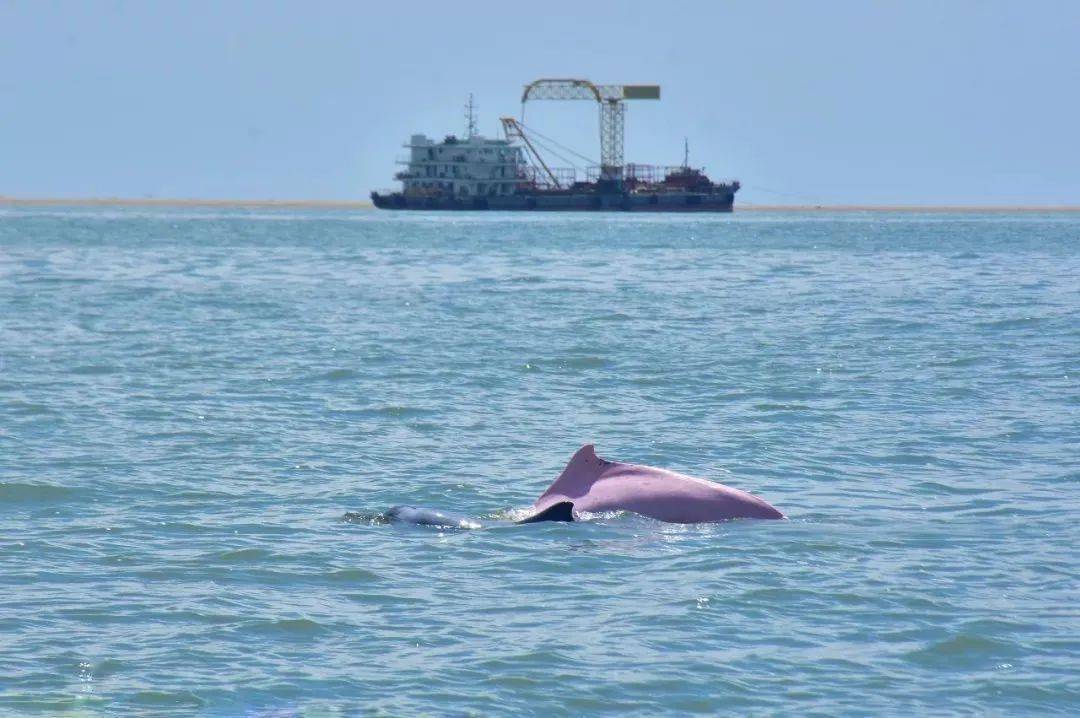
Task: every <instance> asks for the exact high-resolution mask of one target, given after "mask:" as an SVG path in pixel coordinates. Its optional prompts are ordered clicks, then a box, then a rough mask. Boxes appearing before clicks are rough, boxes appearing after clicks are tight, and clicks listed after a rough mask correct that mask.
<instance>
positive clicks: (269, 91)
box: [0, 0, 1080, 205]
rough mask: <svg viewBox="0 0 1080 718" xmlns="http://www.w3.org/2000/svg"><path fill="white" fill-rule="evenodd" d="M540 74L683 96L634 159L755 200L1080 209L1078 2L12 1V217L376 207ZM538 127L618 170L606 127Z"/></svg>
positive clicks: (4, 76)
mask: <svg viewBox="0 0 1080 718" xmlns="http://www.w3.org/2000/svg"><path fill="white" fill-rule="evenodd" d="M540 77H581V78H586V79H590V80H593V81H594V82H596V83H598V84H616V83H626V84H638V83H656V84H659V85H661V87H662V99H661V100H660V101H659V102H649V101H639V102H634V103H628V111H627V127H626V159H627V161H628V162H638V163H655V164H679V163H681V161H682V153H683V140H684V138H687V139H688V141H689V144H690V162H691V164H693V165H696V166H704V167H705V169H706V171H707V172H708V173H709V174H710V176H712V177H713V178H714V179H722V178H737V179H739V180H740V181H741V183H742V186H743V189H742V191H741V192H740V193H739V196H738V201H739V202H743V203H757V204H985V205H994V204H999V205H1000V204H1007V205H1010V204H1026V205H1061V204H1074V205H1075V204H1080V2H1075V1H1073V0H1060V1H1056V0H1027V1H1025V2H1017V1H1016V0H1009V1H1006V2H1000V1H997V0H982V1H978V2H973V1H968V0H935V1H932V2H927V1H923V0H896V1H895V2H874V1H872V0H858V1H851V2H847V1H840V0H837V1H830V2H809V1H802V0H791V1H781V0H754V1H751V0H747V1H745V2H743V1H734V0H712V1H711V2H675V1H673V0H672V1H669V2H657V1H656V0H652V1H651V2H631V1H629V0H628V1H625V2H591V1H583V0H578V1H577V2H561V1H560V0H548V1H546V2H543V3H513V2H506V1H505V0H502V1H500V2H484V1H481V0H469V1H468V2H436V3H428V2H424V1H422V0H411V1H410V2H390V1H389V0H381V1H380V2H372V3H368V2H357V1H356V0H352V1H345V0H343V1H341V2H336V1H330V0H308V1H307V2H300V1H299V0H297V1H295V2H275V1H273V0H259V1H258V2H242V1H240V0H216V1H214V2H204V1H202V0H186V1H184V2H179V1H177V2H173V1H171V0H156V1H155V2H141V1H139V2H136V1H124V0H82V1H80V2H58V1H55V0H0V195H6V196H13V197H28V198H32V197H60V198H76V197H131V198H144V197H157V198H207V199H327V200H350V199H366V198H367V196H368V193H369V192H370V191H371V190H372V189H380V188H388V187H392V186H393V185H394V182H393V180H392V175H393V173H394V172H395V171H396V169H397V168H396V166H395V160H396V159H398V158H401V157H403V156H404V155H405V150H404V149H403V148H402V147H401V145H402V143H403V142H404V141H405V140H406V139H407V138H408V137H409V135H411V134H413V133H414V132H423V133H426V134H428V135H431V136H435V137H441V136H442V135H445V134H448V133H458V134H460V133H461V132H462V131H463V129H464V119H463V106H464V104H465V102H466V100H467V99H468V95H469V93H473V95H474V97H475V101H476V104H477V106H478V108H479V120H480V122H479V124H480V130H481V132H482V133H483V134H485V135H489V136H494V135H497V134H498V127H499V124H498V118H499V117H500V116H506V115H509V116H517V115H518V114H519V113H520V109H521V108H520V96H521V90H522V86H523V85H524V84H525V83H527V82H529V81H531V80H534V79H537V78H540ZM527 121H528V124H529V125H530V126H532V127H535V128H536V129H538V130H540V131H542V132H543V133H544V134H545V135H547V136H550V137H554V138H556V139H558V140H559V141H560V142H561V143H563V144H565V145H568V146H570V147H572V148H573V149H575V150H577V151H578V152H580V153H581V154H583V155H586V156H588V157H593V158H598V156H599V138H598V118H597V112H596V108H595V107H594V106H591V105H589V104H587V103H584V102H562V103H557V102H549V103H539V102H537V103H530V105H529V108H528V111H527ZM555 164H560V163H559V162H557V161H556V162H555Z"/></svg>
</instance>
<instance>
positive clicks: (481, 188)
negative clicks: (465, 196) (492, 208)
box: [476, 182, 485, 194]
mask: <svg viewBox="0 0 1080 718" xmlns="http://www.w3.org/2000/svg"><path fill="white" fill-rule="evenodd" d="M484 187H485V185H484V183H483V182H481V183H480V184H478V185H476V191H477V192H478V193H479V194H484Z"/></svg>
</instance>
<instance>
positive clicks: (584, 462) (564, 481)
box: [537, 444, 611, 503]
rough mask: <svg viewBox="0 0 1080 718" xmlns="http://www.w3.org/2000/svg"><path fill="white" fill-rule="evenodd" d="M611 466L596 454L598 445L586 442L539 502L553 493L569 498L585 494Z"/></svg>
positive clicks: (541, 496)
mask: <svg viewBox="0 0 1080 718" xmlns="http://www.w3.org/2000/svg"><path fill="white" fill-rule="evenodd" d="M609 466H611V462H610V461H604V460H603V459H601V458H600V457H598V456H597V455H596V447H594V446H593V445H592V444H585V446H582V447H581V448H580V449H578V450H577V452H576V453H575V454H574V456H573V457H572V458H571V459H570V462H569V463H568V464H567V465H566V468H565V469H563V471H562V473H561V474H559V478H557V479H555V482H554V483H553V484H552V485H551V486H549V487H548V489H547V491H545V492H544V493H542V494H541V495H540V498H539V499H537V503H539V502H540V501H541V500H542V499H544V498H546V497H548V496H553V495H554V496H565V497H567V498H568V499H574V498H576V497H578V496H584V495H585V494H586V493H588V491H589V487H591V486H592V485H593V484H594V483H596V481H597V480H598V479H599V478H600V477H601V475H602V474H603V473H604V470H605V469H606V468H607V467H609Z"/></svg>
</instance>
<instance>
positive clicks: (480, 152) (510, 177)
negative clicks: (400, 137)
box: [395, 135, 529, 198]
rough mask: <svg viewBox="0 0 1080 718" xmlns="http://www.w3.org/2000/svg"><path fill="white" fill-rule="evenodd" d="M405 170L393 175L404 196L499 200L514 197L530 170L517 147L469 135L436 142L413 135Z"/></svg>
mask: <svg viewBox="0 0 1080 718" xmlns="http://www.w3.org/2000/svg"><path fill="white" fill-rule="evenodd" d="M405 147H406V148H408V149H409V158H408V159H407V160H402V161H401V164H404V165H406V169H405V170H404V171H402V172H399V173H398V174H397V175H395V178H396V179H399V180H401V181H402V183H403V184H404V192H405V194H409V195H413V196H444V197H461V198H471V197H499V196H509V195H512V194H514V188H515V186H516V185H517V184H519V183H521V182H524V181H526V180H527V175H526V172H527V170H528V169H529V166H528V164H527V163H526V161H525V156H524V154H523V153H522V150H521V148H520V147H517V146H516V145H514V144H513V143H511V141H510V140H498V139H489V138H487V137H483V136H481V135H471V136H470V137H467V138H465V139H459V138H457V137H454V136H453V135H450V136H448V137H446V138H445V139H444V140H443V141H442V142H436V141H434V140H432V139H430V138H428V137H427V136H426V135H413V136H412V138H411V139H410V140H409V142H408V144H406V145H405Z"/></svg>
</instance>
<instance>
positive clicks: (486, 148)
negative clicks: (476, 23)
mask: <svg viewBox="0 0 1080 718" xmlns="http://www.w3.org/2000/svg"><path fill="white" fill-rule="evenodd" d="M658 99H660V87H659V86H658V85H595V84H593V83H591V82H589V81H588V80H577V79H542V80H537V81H535V82H532V83H530V84H528V85H526V86H525V91H524V93H523V95H522V118H521V120H518V119H515V118H512V117H503V118H501V124H502V128H503V134H504V137H500V138H489V137H483V136H482V135H480V134H478V133H477V131H476V121H475V107H474V105H473V102H472V98H471V97H470V99H469V104H468V105H467V106H466V131H465V133H464V136H463V137H457V136H455V135H447V136H446V137H444V138H443V139H442V140H441V141H436V140H434V139H431V138H429V137H427V136H426V135H422V134H415V135H413V136H412V137H411V138H410V139H409V141H408V142H407V143H406V144H405V148H406V149H407V150H408V151H409V154H408V156H407V157H406V158H404V159H401V160H399V161H398V162H399V164H401V165H404V168H403V169H402V170H401V171H400V172H398V173H397V174H396V175H395V176H394V177H395V179H397V180H399V181H400V182H401V183H402V188H401V189H400V190H388V191H375V192H372V193H371V200H372V202H374V204H375V206H376V207H378V208H380V209H391V210H393V209H402V210H409V209H411V210H520V211H621V212H731V211H732V208H733V207H734V203H735V193H736V192H737V191H738V190H739V183H738V181H735V180H732V181H725V182H714V181H712V180H710V179H709V178H708V176H707V175H706V174H705V171H704V170H703V169H696V168H692V167H690V166H689V153H688V152H687V151H686V148H685V146H684V155H683V164H682V165H679V166H658V165H641V164H624V163H623V144H624V141H623V140H624V136H623V128H624V126H625V105H624V102H625V101H626V100H658ZM530 100H586V101H595V102H596V103H597V105H599V110H600V162H599V163H598V164H588V163H586V164H585V165H584V166H583V167H582V166H572V167H553V166H552V164H551V163H550V162H549V161H548V159H547V158H546V157H545V155H544V153H543V152H542V151H541V150H542V149H545V148H546V149H547V150H551V145H555V146H556V147H558V148H560V149H562V150H564V153H563V154H559V155H558V156H560V157H563V158H565V156H566V154H573V155H575V156H576V157H578V158H581V159H583V160H588V158H587V157H585V156H584V155H579V154H578V153H576V152H574V151H573V150H570V149H569V148H565V147H563V146H562V145H560V144H559V143H558V142H556V141H554V140H552V139H551V138H548V137H545V136H544V135H541V134H540V133H539V132H537V131H535V130H533V129H531V128H529V127H527V126H526V125H525V122H524V116H525V105H526V103H527V102H529V101H530Z"/></svg>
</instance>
